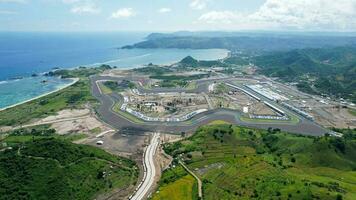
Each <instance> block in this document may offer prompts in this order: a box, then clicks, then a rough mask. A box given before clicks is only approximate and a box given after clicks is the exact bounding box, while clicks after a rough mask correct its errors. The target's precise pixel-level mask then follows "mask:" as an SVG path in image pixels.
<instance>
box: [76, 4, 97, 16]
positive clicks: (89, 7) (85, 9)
mask: <svg viewBox="0 0 356 200" xmlns="http://www.w3.org/2000/svg"><path fill="white" fill-rule="evenodd" d="M70 12H72V13H74V14H98V13H100V9H99V8H98V7H97V6H95V4H92V3H88V4H83V5H76V6H74V7H73V8H72V9H71V10H70Z"/></svg>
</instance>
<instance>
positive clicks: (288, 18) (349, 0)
mask: <svg viewBox="0 0 356 200" xmlns="http://www.w3.org/2000/svg"><path fill="white" fill-rule="evenodd" d="M198 22H201V23H207V24H212V23H214V24H218V25H219V26H220V27H221V24H231V26H229V27H230V28H231V29H241V28H247V29H300V30H356V0H338V1H335V0H298V1H290V0H266V2H265V3H264V4H263V5H262V6H261V7H260V8H259V9H257V11H255V12H252V13H239V12H233V11H228V10H225V11H210V12H207V13H204V14H202V15H201V16H200V17H199V18H198Z"/></svg>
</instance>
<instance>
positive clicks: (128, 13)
mask: <svg viewBox="0 0 356 200" xmlns="http://www.w3.org/2000/svg"><path fill="white" fill-rule="evenodd" d="M135 15H136V12H135V11H134V10H133V9H132V8H121V9H119V10H117V11H115V12H113V13H112V14H111V17H110V18H112V19H122V18H129V17H133V16H135Z"/></svg>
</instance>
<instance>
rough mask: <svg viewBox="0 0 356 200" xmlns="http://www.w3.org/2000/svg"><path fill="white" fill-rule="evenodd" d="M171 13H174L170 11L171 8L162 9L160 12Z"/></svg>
mask: <svg viewBox="0 0 356 200" xmlns="http://www.w3.org/2000/svg"><path fill="white" fill-rule="evenodd" d="M171 11H172V9H170V8H161V9H159V10H158V12H159V13H168V12H171Z"/></svg>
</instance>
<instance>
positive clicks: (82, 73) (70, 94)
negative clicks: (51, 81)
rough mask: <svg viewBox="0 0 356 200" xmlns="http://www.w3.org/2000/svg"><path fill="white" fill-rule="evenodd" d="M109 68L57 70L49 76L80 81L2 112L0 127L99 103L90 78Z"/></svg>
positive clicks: (0, 113) (0, 114) (0, 112)
mask: <svg viewBox="0 0 356 200" xmlns="http://www.w3.org/2000/svg"><path fill="white" fill-rule="evenodd" d="M105 69H107V67H105V66H103V67H98V68H83V67H81V68H78V69H75V70H57V71H54V72H49V73H48V76H61V77H63V78H74V77H76V78H80V80H79V81H78V82H77V83H75V84H73V85H71V86H69V87H67V88H65V89H63V90H60V91H58V92H55V93H52V94H49V95H46V96H44V97H41V98H39V99H36V100H33V101H30V102H27V103H24V104H21V105H18V106H16V107H13V108H9V109H6V110H4V111H0V126H11V125H20V124H24V123H27V122H29V121H30V120H33V119H36V118H44V117H46V116H49V115H54V114H56V113H57V112H58V111H60V110H63V109H79V108H82V106H83V105H84V104H86V103H87V102H91V103H94V102H97V101H96V100H95V98H94V97H92V95H91V92H90V82H89V78H88V77H89V76H90V75H94V74H97V73H100V72H102V71H103V70H105Z"/></svg>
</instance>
